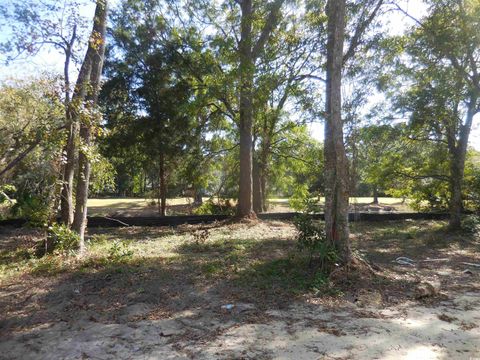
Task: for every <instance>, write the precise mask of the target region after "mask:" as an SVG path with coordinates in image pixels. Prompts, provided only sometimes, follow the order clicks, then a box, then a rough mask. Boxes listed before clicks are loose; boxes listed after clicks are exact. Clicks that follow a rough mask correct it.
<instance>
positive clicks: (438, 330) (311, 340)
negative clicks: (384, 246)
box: [0, 293, 480, 360]
mask: <svg viewBox="0 0 480 360" xmlns="http://www.w3.org/2000/svg"><path fill="white" fill-rule="evenodd" d="M479 295H480V293H465V294H461V295H459V296H456V297H455V298H454V299H453V300H445V301H442V302H441V303H440V304H439V305H438V306H435V307H428V306H418V305H416V304H409V303H406V304H403V305H402V306H397V307H389V308H385V309H376V308H372V307H367V308H358V307H357V306H355V305H352V306H342V307H340V308H338V309H336V310H335V311H332V310H331V309H330V310H326V309H324V308H322V306H318V305H314V304H301V303H298V304H292V305H291V307H290V308H288V309H285V310H270V311H266V312H265V313H264V314H262V316H261V317H260V319H256V316H255V317H253V318H251V319H249V313H251V312H255V309H254V308H253V307H252V306H251V305H250V304H237V308H235V307H234V308H233V309H232V310H231V311H227V310H225V311H222V309H221V308H220V307H218V306H212V307H211V308H206V309H195V310H190V311H184V312H179V313H176V314H173V315H172V316H171V317H170V318H168V319H161V320H142V321H137V322H136V321H129V319H133V318H134V317H135V316H141V315H143V314H144V313H148V311H150V310H151V309H150V308H149V306H148V305H146V304H136V305H133V306H131V307H128V308H126V309H125V321H122V322H119V323H111V324H102V323H98V322H95V321H92V319H77V320H76V321H75V322H73V323H71V322H70V323H69V322H64V321H60V322H54V323H46V324H44V325H42V326H40V327H38V328H34V329H31V330H29V331H27V332H25V333H20V334H16V335H15V336H13V337H9V338H4V339H3V340H2V343H1V344H0V358H2V359H296V360H300V359H415V360H417V359H474V358H476V357H480V328H479V327H478V325H479V324H480V307H479V305H480V297H479Z"/></svg>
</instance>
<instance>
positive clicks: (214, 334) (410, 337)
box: [0, 221, 480, 360]
mask: <svg viewBox="0 0 480 360" xmlns="http://www.w3.org/2000/svg"><path fill="white" fill-rule="evenodd" d="M352 228H353V229H352V240H353V244H354V247H355V249H356V251H358V252H359V253H360V254H362V255H363V256H364V257H365V259H367V260H368V261H369V262H370V263H372V264H375V265H376V266H375V271H374V274H372V273H369V272H366V273H351V274H346V275H347V276H343V275H342V276H338V277H337V278H335V277H333V278H332V282H331V283H330V285H326V282H325V280H326V279H325V278H323V277H321V276H312V274H311V272H310V271H309V270H308V267H307V266H305V263H304V262H305V259H304V257H302V256H301V255H299V253H298V252H297V250H296V243H295V228H294V227H293V225H291V224H290V223H287V222H278V221H276V222H248V223H241V224H238V223H237V224H228V223H217V224H212V225H208V226H182V227H178V228H176V229H170V228H121V229H96V230H91V231H89V253H88V255H87V256H85V257H84V258H82V259H78V258H76V257H68V256H65V257H59V256H46V257H44V258H41V259H36V258H34V257H32V255H31V252H30V250H29V249H31V247H32V245H33V242H34V241H35V240H38V239H39V238H40V236H41V234H40V233H35V232H34V231H32V230H26V229H11V228H2V229H0V231H1V235H0V241H1V242H0V246H1V257H0V261H1V263H0V266H1V270H2V271H1V275H2V277H1V287H0V306H1V308H2V319H1V327H0V329H1V338H2V341H1V344H0V358H2V359H79V358H85V359H88V358H92V359H130V358H145V359H149V358H150V359H232V358H235V359H296V360H298V359H319V358H320V359H323V358H325V359H350V358H355V359H369V358H381V359H406V358H409V359H447V358H452V359H453V358H454V359H470V358H475V357H478V356H480V328H479V324H480V296H479V295H480V281H479V280H480V269H479V268H478V267H475V266H468V265H465V264H462V263H464V262H465V263H479V262H480V257H479V255H478V254H479V253H478V250H479V247H480V243H479V241H478V239H477V238H476V237H475V236H466V235H464V234H457V235H448V236H446V235H445V232H444V228H445V223H443V222H431V221H406V222H389V223H382V224H378V223H375V224H370V223H357V224H353V226H352ZM399 256H404V257H408V258H411V259H413V260H415V263H414V264H413V265H401V264H399V263H397V262H395V261H394V260H395V259H396V258H397V257H399ZM428 259H430V260H431V259H436V261H422V260H428ZM438 259H441V260H438ZM467 269H469V270H468V271H465V270H467ZM425 280H429V281H435V280H438V281H440V283H441V291H440V293H439V294H437V295H435V296H430V297H426V298H423V299H417V298H416V297H415V288H416V286H417V285H418V283H419V282H420V281H425Z"/></svg>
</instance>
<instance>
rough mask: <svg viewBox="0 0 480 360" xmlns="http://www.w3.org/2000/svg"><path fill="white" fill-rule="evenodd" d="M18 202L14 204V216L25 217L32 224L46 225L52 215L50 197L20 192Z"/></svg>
mask: <svg viewBox="0 0 480 360" xmlns="http://www.w3.org/2000/svg"><path fill="white" fill-rule="evenodd" d="M16 200H17V202H16V203H15V205H13V206H12V208H11V212H12V214H13V216H15V217H19V218H25V219H27V220H28V223H29V225H30V226H33V227H44V226H46V224H47V223H48V220H49V217H50V215H51V209H50V204H49V202H48V199H45V198H43V197H42V196H37V195H33V194H29V193H22V194H19V196H18V197H17V199H16Z"/></svg>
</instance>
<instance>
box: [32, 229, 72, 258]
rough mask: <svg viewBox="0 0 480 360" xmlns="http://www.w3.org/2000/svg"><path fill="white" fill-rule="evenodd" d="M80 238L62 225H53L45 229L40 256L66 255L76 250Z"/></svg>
mask: <svg viewBox="0 0 480 360" xmlns="http://www.w3.org/2000/svg"><path fill="white" fill-rule="evenodd" d="M79 243H80V237H79V236H78V234H77V233H76V232H75V231H73V230H71V229H70V228H69V227H68V226H66V225H64V224H53V225H52V226H50V227H48V229H47V240H46V241H45V242H44V243H43V244H42V248H43V249H40V255H43V254H45V253H53V252H56V253H67V252H70V251H73V250H76V249H78V246H79Z"/></svg>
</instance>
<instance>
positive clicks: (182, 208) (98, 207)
mask: <svg viewBox="0 0 480 360" xmlns="http://www.w3.org/2000/svg"><path fill="white" fill-rule="evenodd" d="M208 199H209V198H203V201H204V202H205V201H208ZM378 200H379V204H372V201H373V198H369V197H352V198H350V203H351V204H353V205H352V209H351V210H352V211H375V212H378V211H394V212H405V211H407V212H409V211H412V209H411V208H410V206H409V205H408V200H406V201H402V199H400V198H388V197H380V198H379V199H378ZM324 201H325V199H324V198H320V204H321V205H322V204H323V203H324ZM268 202H269V204H270V207H269V211H268V212H290V211H294V210H293V209H292V208H291V207H290V205H289V201H288V199H285V198H271V199H269V200H268ZM230 203H231V204H234V203H235V200H233V199H231V200H230ZM194 209H195V206H194V205H193V199H192V198H171V199H167V215H186V214H190V213H192V211H193V210H194ZM88 214H89V215H91V216H158V205H157V204H156V203H155V202H154V200H153V199H142V198H104V199H88Z"/></svg>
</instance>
